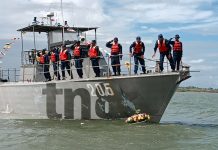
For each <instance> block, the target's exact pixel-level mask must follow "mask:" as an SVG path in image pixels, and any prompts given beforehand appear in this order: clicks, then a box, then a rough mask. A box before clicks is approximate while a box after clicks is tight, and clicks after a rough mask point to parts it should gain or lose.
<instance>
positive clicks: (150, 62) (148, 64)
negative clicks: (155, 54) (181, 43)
mask: <svg viewBox="0 0 218 150" xmlns="http://www.w3.org/2000/svg"><path fill="white" fill-rule="evenodd" d="M121 55H122V60H121V61H120V67H121V69H122V71H121V72H122V73H121V74H122V75H129V76H131V75H135V74H132V72H133V68H134V66H137V65H135V63H134V61H133V59H132V56H131V55H130V54H119V56H121ZM114 56H116V57H117V55H105V56H103V55H102V56H99V57H98V58H99V60H101V59H104V61H105V63H106V64H105V65H101V64H99V67H100V69H104V70H105V73H106V74H107V75H106V76H107V77H110V76H111V67H112V66H116V65H117V64H115V65H111V64H110V58H112V57H114ZM83 59H85V60H86V64H85V65H83V67H82V68H74V67H73V66H75V64H74V61H75V60H83ZM144 60H145V68H146V71H147V72H146V73H152V72H156V73H158V72H160V71H159V69H158V68H159V66H158V63H159V60H157V59H150V58H144ZM67 61H69V63H70V69H68V70H70V73H71V72H72V71H73V75H74V74H75V72H76V71H75V70H76V69H82V70H83V72H84V71H86V77H87V78H92V76H91V69H92V68H94V67H95V66H94V67H93V66H92V65H91V62H90V59H88V58H87V57H86V58H76V59H74V58H72V59H70V60H67ZM26 65H27V66H28V65H29V64H26ZM45 65H49V68H51V67H52V65H53V64H52V63H51V62H50V63H49V64H39V63H38V62H37V63H35V64H31V66H32V67H33V72H32V73H28V72H26V70H25V69H26V68H25V65H24V66H23V73H22V74H23V82H24V80H25V81H30V80H32V81H35V79H36V77H37V76H38V75H39V74H41V75H43V74H44V73H46V72H44V68H43V67H44V66H45ZM168 65H169V64H168V62H167V61H165V62H164V67H166V71H169V68H168ZM40 66H42V71H39V72H36V70H37V67H40ZM139 66H141V65H140V63H139V64H138V68H139V71H140V67H139ZM96 67H98V66H96ZM66 70H67V69H65V71H66ZM16 71H17V72H19V71H18V70H16ZM57 71H58V72H59V74H60V75H61V61H58V62H57ZM2 72H3V70H2V71H1V72H0V77H2ZM54 72H55V71H54V70H53V69H52V70H51V69H49V73H50V74H52V75H53V77H54ZM4 74H5V72H4ZM4 76H6V77H8V80H9V81H12V80H11V78H10V77H9V75H4ZM17 76H20V75H17V74H16V75H15V80H14V81H18V80H17ZM29 76H30V77H29ZM31 76H32V77H31ZM29 78H31V79H29Z"/></svg>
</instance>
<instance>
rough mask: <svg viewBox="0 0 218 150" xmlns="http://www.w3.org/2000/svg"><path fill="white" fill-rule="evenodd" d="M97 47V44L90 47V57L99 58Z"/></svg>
mask: <svg viewBox="0 0 218 150" xmlns="http://www.w3.org/2000/svg"><path fill="white" fill-rule="evenodd" d="M95 48H96V46H93V47H90V49H89V57H90V58H97V57H98V52H97V50H96V49H95Z"/></svg>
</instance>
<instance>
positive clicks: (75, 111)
mask: <svg viewBox="0 0 218 150" xmlns="http://www.w3.org/2000/svg"><path fill="white" fill-rule="evenodd" d="M180 79H181V76H180V74H179V73H165V74H164V73H162V74H159V73H158V74H151V75H149V74H148V75H139V76H121V77H111V78H106V77H101V78H92V79H83V80H81V79H80V80H69V81H58V82H57V81H53V82H49V83H45V82H38V83H34V82H33V83H3V84H1V85H0V91H1V95H0V111H1V112H5V111H6V109H7V111H8V113H7V115H5V113H2V114H4V115H3V116H7V117H8V116H13V117H15V118H18V119H23V118H36V119H39V118H45V119H46V118H51V119H52V118H60V119H61V118H64V119H117V118H126V117H129V116H131V115H133V114H135V113H136V111H140V112H141V113H147V114H149V115H151V121H152V122H159V121H160V119H161V117H162V115H163V113H164V111H165V109H166V107H167V105H168V103H169V101H170V99H171V97H172V96H173V94H174V93H175V90H176V89H177V87H178V84H177V83H178V81H179V80H180ZM2 114H1V116H2ZM30 116H31V117H30Z"/></svg>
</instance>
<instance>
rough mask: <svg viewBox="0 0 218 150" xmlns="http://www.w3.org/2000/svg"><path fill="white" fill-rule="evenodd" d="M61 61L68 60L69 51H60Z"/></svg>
mask: <svg viewBox="0 0 218 150" xmlns="http://www.w3.org/2000/svg"><path fill="white" fill-rule="evenodd" d="M60 60H67V50H61V51H60Z"/></svg>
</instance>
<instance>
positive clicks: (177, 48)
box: [173, 41, 182, 51]
mask: <svg viewBox="0 0 218 150" xmlns="http://www.w3.org/2000/svg"><path fill="white" fill-rule="evenodd" d="M173 50H174V51H182V43H181V42H180V41H175V42H174V45H173Z"/></svg>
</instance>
